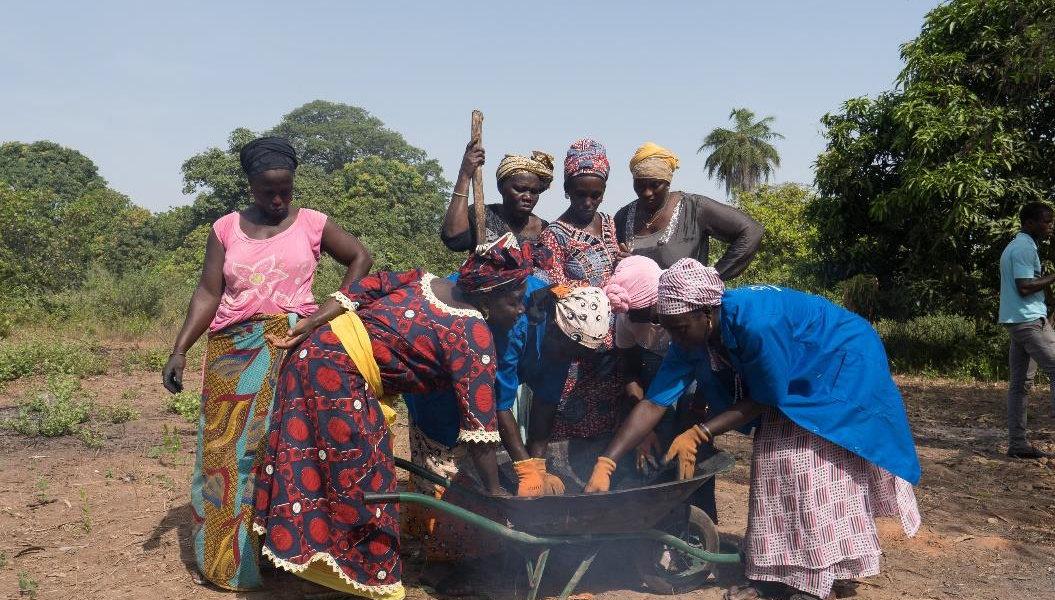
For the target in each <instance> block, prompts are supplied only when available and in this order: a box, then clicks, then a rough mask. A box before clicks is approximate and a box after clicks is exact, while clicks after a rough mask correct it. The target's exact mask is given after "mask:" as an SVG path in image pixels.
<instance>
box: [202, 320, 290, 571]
mask: <svg viewBox="0 0 1055 600" xmlns="http://www.w3.org/2000/svg"><path fill="white" fill-rule="evenodd" d="M295 321H296V315H293V314H290V315H256V316H254V317H252V318H251V319H249V320H248V321H243V322H241V323H237V324H235V325H231V326H230V327H227V328H225V329H223V330H221V331H218V332H216V333H214V334H211V335H210V336H209V342H208V346H207V348H206V351H205V365H204V374H203V378H202V393H201V411H200V414H199V417H198V445H197V452H196V453H195V455H196V458H195V465H194V475H193V478H192V480H191V510H192V514H193V518H194V536H193V539H194V555H195V559H196V560H197V563H198V569H199V570H200V571H201V574H202V576H204V577H205V578H206V579H208V580H209V581H211V582H212V583H214V584H216V585H218V586H220V587H222V588H226V589H229V590H252V589H257V588H259V587H260V586H261V585H262V581H261V579H260V569H259V564H258V558H259V556H260V541H259V538H258V537H257V535H256V534H255V533H253V531H252V529H251V526H252V519H253V505H252V498H253V469H254V465H255V464H256V462H257V460H258V459H259V455H260V450H262V449H263V447H264V444H265V443H266V441H267V437H266V435H265V434H266V432H267V425H268V421H269V417H270V415H271V404H272V400H273V399H274V395H275V382H276V380H277V376H278V369H279V365H280V364H281V361H282V356H283V351H282V350H279V349H277V348H274V347H272V346H270V345H268V344H267V341H266V340H265V338H264V335H265V334H267V333H270V334H274V335H284V334H285V333H286V331H287V330H288V329H289V328H290V327H292V326H293V323H294V322H295Z"/></svg>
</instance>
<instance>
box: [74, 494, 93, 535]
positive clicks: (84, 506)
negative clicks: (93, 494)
mask: <svg viewBox="0 0 1055 600" xmlns="http://www.w3.org/2000/svg"><path fill="white" fill-rule="evenodd" d="M77 491H78V492H80V494H81V529H83V530H84V533H85V534H89V533H91V532H92V507H91V505H90V504H88V494H87V493H86V492H85V491H84V488H81V489H79V490H77Z"/></svg>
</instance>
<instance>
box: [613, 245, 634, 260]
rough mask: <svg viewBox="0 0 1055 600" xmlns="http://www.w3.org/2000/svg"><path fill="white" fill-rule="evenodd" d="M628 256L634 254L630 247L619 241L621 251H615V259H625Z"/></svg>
mask: <svg viewBox="0 0 1055 600" xmlns="http://www.w3.org/2000/svg"><path fill="white" fill-rule="evenodd" d="M628 256H632V255H631V254H630V248H628V247H627V246H626V244H624V243H622V242H619V251H618V252H616V253H615V259H616V260H623V259H624V258H627V257H628Z"/></svg>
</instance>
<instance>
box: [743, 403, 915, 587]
mask: <svg viewBox="0 0 1055 600" xmlns="http://www.w3.org/2000/svg"><path fill="white" fill-rule="evenodd" d="M879 516H896V517H899V518H900V520H901V525H902V528H903V529H904V530H905V533H906V534H907V535H909V536H912V535H915V533H916V531H917V530H918V529H919V526H920V521H921V518H920V514H919V509H918V507H917V506H916V497H915V495H914V494H913V492H912V485H911V484H910V483H908V482H907V481H905V480H904V479H901V478H900V477H895V476H894V475H891V474H890V473H889V472H887V471H885V470H884V469H882V468H880V467H877V466H876V465H874V464H872V463H870V462H868V461H866V460H865V459H863V458H861V457H860V456H857V455H856V454H853V453H852V452H850V451H849V450H846V449H844V448H842V447H841V446H837V445H835V444H833V443H831V442H829V441H827V440H825V439H824V438H821V437H819V436H816V435H814V434H812V433H810V432H808V431H806V430H805V429H803V428H802V427H799V426H798V425H796V424H795V423H794V422H793V421H791V420H790V419H788V418H787V417H786V416H784V414H783V413H782V412H780V411H779V410H777V409H773V408H770V409H767V410H766V412H765V413H764V415H763V417H762V425H761V427H760V428H759V430H758V431H757V432H756V433H755V438H754V452H753V454H752V457H751V495H750V500H749V512H748V522H747V533H746V534H745V536H744V539H745V542H746V551H747V567H746V574H747V577H748V578H749V579H755V580H762V581H778V582H781V583H784V584H786V585H789V586H791V587H793V588H795V589H797V590H800V591H803V592H807V593H810V594H813V595H815V596H818V597H820V598H826V597H827V596H828V593H829V592H830V591H831V588H832V584H833V583H834V582H835V581H836V580H838V579H852V578H856V577H867V576H870V575H875V574H877V573H878V572H879V555H880V549H879V536H878V535H877V533H876V525H875V517H879Z"/></svg>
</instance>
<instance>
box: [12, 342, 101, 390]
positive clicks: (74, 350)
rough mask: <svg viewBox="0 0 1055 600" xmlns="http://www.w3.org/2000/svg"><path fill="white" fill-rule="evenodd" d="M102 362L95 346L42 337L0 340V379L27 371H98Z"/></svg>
mask: <svg viewBox="0 0 1055 600" xmlns="http://www.w3.org/2000/svg"><path fill="white" fill-rule="evenodd" d="M105 372H106V364H105V362H104V360H103V358H102V356H101V355H100V354H99V353H98V351H97V350H95V349H94V348H92V347H91V346H89V345H87V344H83V343H80V342H62V341H55V340H45V339H30V340H24V341H11V340H4V341H0V383H3V382H6V381H13V380H15V379H18V378H19V377H25V376H27V375H45V374H47V375H53V374H69V375H80V376H86V375H99V374H102V373H105Z"/></svg>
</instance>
